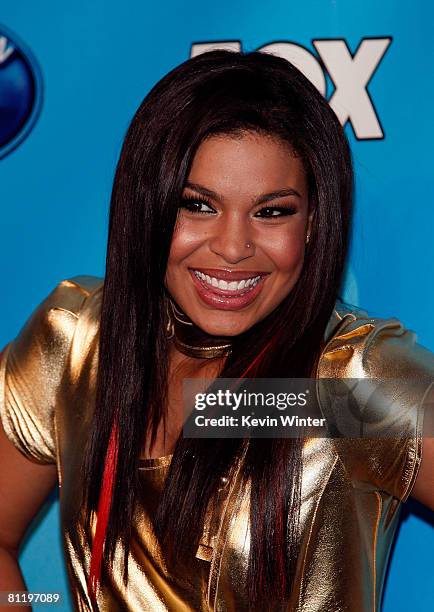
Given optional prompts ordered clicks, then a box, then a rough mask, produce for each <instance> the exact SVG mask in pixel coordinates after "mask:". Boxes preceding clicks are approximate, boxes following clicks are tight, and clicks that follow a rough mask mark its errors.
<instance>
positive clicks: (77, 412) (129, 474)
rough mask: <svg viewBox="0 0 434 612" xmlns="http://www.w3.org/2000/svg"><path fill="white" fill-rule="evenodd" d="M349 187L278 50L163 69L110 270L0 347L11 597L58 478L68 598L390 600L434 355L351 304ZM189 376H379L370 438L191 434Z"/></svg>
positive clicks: (120, 188)
mask: <svg viewBox="0 0 434 612" xmlns="http://www.w3.org/2000/svg"><path fill="white" fill-rule="evenodd" d="M352 188H353V174H352V165H351V157H350V151H349V146H348V143H347V140H346V138H345V135H344V133H343V131H342V128H341V125H340V124H339V121H338V120H337V117H336V116H335V114H334V113H333V111H332V110H331V109H330V107H329V106H328V104H327V103H326V101H325V100H324V99H323V97H322V96H321V95H320V94H319V93H318V91H317V90H316V89H315V87H314V86H313V85H312V84H311V83H310V82H309V81H308V80H307V79H306V78H305V77H304V76H303V75H302V74H301V73H300V72H299V71H298V70H297V69H296V68H295V67H294V66H292V65H291V64H290V63H288V62H287V61H285V60H284V59H282V58H279V57H274V56H272V55H269V54H265V53H258V52H252V53H246V54H243V53H235V52H229V51H213V52H209V53H204V54H202V55H199V56H197V57H195V58H193V59H190V60H188V61H187V62H185V63H183V64H181V65H180V66H178V67H177V68H175V69H174V70H173V71H171V72H170V73H169V74H168V75H166V76H165V77H164V78H163V79H162V80H161V81H160V82H159V83H157V84H156V85H155V87H154V88H153V89H152V90H151V91H150V92H149V94H148V95H147V96H146V97H145V99H144V101H143V103H142V104H141V106H140V108H139V109H138V111H137V113H136V115H135V116H134V118H133V120H132V123H131V125H130V127H129V130H128V132H127V135H126V138H125V142H124V145H123V148H122V152H121V155H120V159H119V163H118V166H117V170H116V176H115V181H114V186H113V192H112V199H111V205H110V222H109V240H108V248H107V260H106V264H107V265H106V274H105V278H104V279H100V278H97V277H93V276H77V277H74V278H71V279H65V280H63V281H62V282H60V283H59V284H58V285H57V286H56V287H55V288H54V289H53V291H52V292H51V293H50V295H49V296H47V297H46V299H45V300H44V301H43V302H42V303H41V304H40V305H39V306H38V307H37V308H36V310H35V311H34V313H33V314H32V316H31V317H30V318H29V319H28V321H27V322H26V323H25V325H24V326H23V328H22V330H21V331H20V333H19V334H18V336H17V337H16V338H15V339H14V340H13V341H12V342H10V343H9V344H8V345H7V346H6V347H5V349H4V351H3V353H2V355H1V359H0V415H1V420H2V424H3V429H4V432H3V429H2V428H0V462H1V465H2V466H6V467H5V468H4V469H3V470H2V474H1V475H0V497H1V498H2V499H4V500H6V499H7V501H6V502H3V503H2V506H1V510H0V590H15V589H20V588H22V585H23V583H22V578H21V575H20V571H19V568H18V565H17V562H16V558H17V550H18V547H19V543H20V541H21V540H22V536H23V533H24V532H25V529H26V526H27V525H28V524H29V522H30V520H31V518H32V516H33V515H34V514H35V512H36V511H37V508H38V507H39V506H40V504H41V503H42V501H43V499H44V498H45V497H46V495H47V492H48V491H49V490H50V488H51V487H53V486H54V483H55V481H56V476H57V477H58V480H59V485H61V496H60V500H61V520H62V532H63V538H64V545H65V555H66V562H67V567H68V572H69V578H70V582H71V589H72V594H73V600H74V605H75V608H76V609H77V610H80V611H82V610H110V611H113V610H135V611H137V612H138V611H142V610H146V611H154V610H155V611H157V612H164V611H166V612H168V611H170V612H175V611H180V610H182V611H192V612H193V611H195V612H196V611H198V610H203V611H205V610H211V611H216V612H217V611H223V610H225V611H227V612H229V611H230V612H240V611H242V610H246V611H247V610H249V611H251V610H255V611H256V610H257V611H262V610H264V611H267V612H269V611H276V612H277V611H279V612H280V611H283V610H294V611H306V612H313V611H314V610H315V611H326V610H327V611H333V612H334V611H337V610H354V611H357V612H368V611H369V612H373V611H377V610H379V607H380V603H381V593H382V585H383V580H384V574H385V569H386V567H387V561H388V556H389V551H390V548H391V543H392V540H393V536H394V533H395V530H396V525H397V518H398V510H399V508H400V505H401V502H403V501H405V500H406V499H407V498H408V497H409V495H410V494H414V495H416V496H417V497H418V499H420V500H421V501H423V502H424V503H426V504H427V505H428V506H434V501H433V493H432V491H433V487H432V482H433V455H434V453H433V450H432V445H431V443H430V441H429V439H428V438H426V439H423V436H422V417H423V410H424V408H425V406H430V405H431V406H432V402H431V404H430V403H429V401H428V400H429V397H430V396H429V395H428V390H429V388H430V386H431V389H433V388H434V385H433V384H432V383H433V381H434V357H433V354H432V353H430V352H429V351H428V350H427V349H425V348H424V347H422V346H420V345H419V344H417V342H416V336H415V334H414V333H413V332H411V331H409V330H406V329H405V328H404V327H403V326H402V325H401V323H400V322H399V321H398V320H397V319H395V318H390V319H378V318H373V317H371V316H369V314H368V313H367V312H366V311H364V310H362V309H360V308H359V307H356V306H353V305H348V304H345V303H343V302H342V300H341V299H340V297H339V290H340V285H341V281H342V274H343V269H344V264H345V259H346V254H347V246H348V237H349V231H350V219H351V208H352ZM47 373H49V374H47ZM185 378H209V379H210V381H211V382H213V381H216V379H218V378H233V379H237V380H238V379H242V378H258V379H259V378H265V379H266V378H271V379H273V378H313V379H320V378H328V379H331V381H332V382H333V383H336V382H340V381H342V380H343V379H348V378H350V379H351V378H361V379H370V380H374V381H376V384H377V383H378V381H380V382H381V383H382V386H381V389H382V396H381V397H377V396H375V401H370V403H369V405H365V404H364V403H363V402H362V400H361V399H360V400H358V401H359V405H357V410H359V412H363V410H364V409H365V408H366V410H367V409H368V408H369V410H367V417H368V421H369V423H370V424H372V423H374V424H376V426H377V429H376V436H375V438H369V437H367V438H364V437H363V436H360V437H354V436H353V437H345V436H342V435H339V436H338V435H336V431H335V432H334V437H332V435H330V436H329V437H308V436H305V437H301V436H299V437H293V438H290V439H287V438H278V437H276V438H268V439H260V438H256V439H255V438H254V437H250V438H245V439H244V438H240V439H235V438H223V437H222V438H209V439H206V438H203V439H193V438H191V439H189V438H187V437H185V438H184V437H183V435H182V427H183V422H184V409H185V408H186V407H185V406H184V402H183V380H184V379H185ZM217 382H218V381H217ZM321 401H323V400H321ZM187 408H188V406H187ZM322 408H323V409H324V410H326V408H327V402H325V401H323V403H322ZM350 408H351V410H350V409H349V413H351V415H353V414H354V408H355V407H354V405H351V406H350ZM402 415H404V417H403V418H401V417H402ZM431 416H432V415H431V412H430V411H428V409H426V414H425V423H429V422H430V419H431ZM400 419H401V420H400ZM398 422H399V423H400V424H401V428H400V431H399V436H390V435H389V436H387V435H382V434H384V433H387V431H388V428H389V426H390V424H391V423H393V424H394V425H395V426H396V423H398ZM383 430H384V431H383ZM431 442H432V440H431ZM14 447H15V448H14ZM422 448H423V456H424V459H423V461H422ZM16 449H18V451H20V452H17V450H16Z"/></svg>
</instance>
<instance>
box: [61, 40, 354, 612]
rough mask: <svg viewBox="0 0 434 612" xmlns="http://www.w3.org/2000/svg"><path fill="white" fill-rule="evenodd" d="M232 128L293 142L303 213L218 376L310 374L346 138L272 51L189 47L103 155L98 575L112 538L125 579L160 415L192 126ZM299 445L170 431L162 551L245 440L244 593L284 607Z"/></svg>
mask: <svg viewBox="0 0 434 612" xmlns="http://www.w3.org/2000/svg"><path fill="white" fill-rule="evenodd" d="M245 132H254V133H258V134H263V135H270V136H273V137H275V138H278V139H280V140H282V141H284V142H287V143H289V144H290V145H291V147H292V149H293V150H294V151H295V152H296V154H297V155H299V156H300V157H301V159H302V162H303V164H304V168H305V171H306V173H307V177H308V185H309V205H310V206H312V207H314V208H315V214H314V219H313V225H312V230H311V234H310V242H309V245H308V247H307V249H306V254H305V259H304V264H303V268H302V270H301V273H300V276H299V278H298V280H297V283H296V284H295V286H294V287H293V289H292V290H291V291H290V293H289V294H288V295H287V296H286V297H285V299H284V300H283V301H282V302H281V303H280V304H279V305H278V306H277V307H276V308H275V309H274V310H273V312H271V313H270V314H269V315H268V316H267V317H266V318H264V319H263V320H261V321H260V322H258V323H257V324H255V325H254V326H252V327H251V328H250V329H248V330H247V331H245V332H243V333H242V334H240V335H238V336H234V337H233V338H232V340H233V343H232V353H231V354H230V356H229V357H228V358H227V360H226V362H225V364H224V367H223V369H222V371H221V372H220V377H223V378H239V377H242V376H243V375H246V371H247V373H248V376H249V377H262V378H267V377H310V376H315V367H316V364H317V360H318V357H319V354H320V351H321V349H322V346H323V335H324V331H325V328H326V325H327V323H328V321H329V318H330V316H331V313H332V310H333V307H334V305H335V301H336V298H337V297H338V292H339V288H340V284H341V281H342V275H343V270H344V264H345V258H346V253H347V248H348V240H349V232H350V219H351V206H352V191H353V171H352V163H351V156H350V150H349V146H348V142H347V139H346V137H345V135H344V132H343V129H342V127H341V125H340V123H339V121H338V119H337V117H336V115H335V114H334V112H333V111H332V110H331V108H330V106H329V105H328V103H327V102H326V100H325V99H324V98H323V97H322V95H321V94H320V93H319V92H318V91H317V89H316V88H315V87H314V86H313V85H312V84H311V82H310V81H309V80H308V79H307V78H306V77H305V76H304V75H303V74H302V73H301V72H300V71H299V70H298V69H297V68H295V67H294V66H293V65H292V64H291V63H289V62H288V61H286V60H285V59H283V58H281V57H277V56H273V55H271V54H267V53H261V52H256V51H255V52H248V53H239V52H234V51H223V50H220V51H211V52H207V53H203V54H201V55H199V56H196V57H194V58H192V59H189V60H187V61H185V62H184V63H182V64H181V65H179V66H177V67H176V68H175V69H173V70H172V71H171V72H169V73H168V74H167V75H166V76H165V77H164V78H163V79H161V80H160V81H159V82H158V83H157V84H156V85H155V86H154V87H153V88H152V90H151V91H150V92H149V93H148V95H147V96H146V97H145V99H144V100H143V102H142V104H141V105H140V107H139V109H138V110H137V112H136V114H135V116H134V118H133V120H132V122H131V124H130V126H129V129H128V131H127V134H126V137H125V140H124V143H123V147H122V151H121V154H120V158H119V161H118V164H117V169H116V175H115V180H114V185H113V191H112V197H111V205H110V217H109V235H108V247H107V259H106V273H105V280H104V287H103V295H102V305H101V318H100V325H99V363H98V372H97V383H96V400H95V410H94V413H93V416H92V422H91V425H90V434H89V440H88V445H87V448H86V451H85V456H84V458H83V470H84V485H85V489H84V495H83V503H82V509H83V512H84V516H85V520H86V525H87V529H89V526H90V522H91V518H92V514H93V513H94V512H97V511H98V507H99V513H100V514H103V513H105V515H106V521H105V522H106V525H105V526H104V529H102V531H101V533H100V536H99V540H100V541H99V544H98V546H99V548H100V556H101V558H102V574H101V576H98V580H101V583H104V581H105V580H106V576H107V573H108V572H109V571H110V570H109V568H110V566H111V564H112V562H113V559H114V553H115V548H116V546H117V544H118V543H120V544H121V545H122V548H123V552H124V558H123V560H124V563H123V580H124V582H125V584H127V582H128V565H127V563H128V553H129V547H130V539H131V536H132V524H133V515H134V511H135V508H136V500H137V494H138V491H139V488H140V478H139V469H138V468H139V458H140V456H141V453H142V450H143V447H144V440H145V436H148V435H149V436H150V437H151V440H152V441H153V440H155V437H156V433H157V426H158V424H159V423H160V421H161V419H167V418H170V413H169V412H168V406H167V394H168V390H167V383H168V347H169V340H168V339H167V335H166V323H167V321H166V319H165V316H164V312H165V309H164V304H165V300H166V299H167V295H166V294H165V288H164V278H165V273H166V267H167V262H168V257H169V251H170V246H171V241H172V236H173V233H174V229H175V224H176V220H177V214H178V208H179V206H180V203H181V197H182V192H183V188H184V185H185V182H186V180H187V178H188V174H189V170H190V168H191V164H192V161H193V158H194V155H195V152H196V150H197V148H198V146H199V145H200V143H201V142H203V140H204V139H205V138H207V137H210V136H212V135H217V134H218V135H220V134H227V135H233V136H240V135H242V134H243V133H245ZM288 154H289V153H288ZM265 349H266V350H265ZM113 432H115V436H114V433H113ZM113 436H114V437H113ZM110 440H112V441H113V440H115V442H114V443H113V444H115V446H113V444H112V445H110V444H109V442H110ZM113 449H115V450H116V454H114V452H113ZM302 451H303V439H300V438H299V439H251V440H249V441H248V442H247V441H246V440H240V439H207V440H197V439H184V438H183V437H182V435H180V437H179V439H178V441H177V443H176V447H175V450H174V454H173V458H172V461H171V464H170V468H169V470H168V474H167V478H166V481H165V484H164V490H163V493H162V497H161V500H160V503H159V507H158V511H157V516H156V517H155V533H156V535H157V537H158V539H159V541H160V542H161V545H162V546H163V547H164V550H167V551H168V553H167V554H168V561H170V562H174V563H175V562H176V560H177V559H178V558H180V555H186V556H187V558H188V556H189V555H192V556H193V557H194V555H195V552H196V550H197V547H198V544H199V540H200V537H201V535H202V529H203V524H204V520H205V514H206V510H207V507H208V504H209V502H210V500H211V499H212V498H213V496H214V495H216V493H217V490H218V487H219V486H220V485H221V477H223V476H226V475H227V474H228V473H231V470H232V469H233V468H234V465H236V462H237V461H239V459H240V457H241V456H243V461H242V477H243V479H244V482H245V483H247V482H249V483H250V486H251V504H250V508H251V510H250V524H251V539H250V542H251V544H250V552H249V564H248V590H249V601H250V607H251V609H253V610H262V609H264V610H269V609H272V608H273V606H275V605H277V606H279V605H281V606H282V607H284V605H285V601H287V599H288V597H289V596H290V593H291V588H292V583H293V579H294V574H295V567H296V562H297V556H298V545H299V536H300V534H299V513H300V488H301V477H302ZM107 465H110V466H111V467H110V468H107ZM105 468H106V469H105ZM101 500H103V502H102V501H101ZM104 500H105V502H104ZM104 504H105V505H104ZM104 508H105V509H104ZM98 520H100V516H98ZM76 521H77V522H78V518H77V519H76ZM76 529H77V525H71V529H70V538H71V541H72V543H73V544H74V542H75V546H78V541H77V535H76ZM174 542H176V543H177V544H176V547H175V546H173V543H174ZM93 554H96V553H95V543H94V550H93ZM97 573H99V570H98V572H97ZM273 609H274V608H273Z"/></svg>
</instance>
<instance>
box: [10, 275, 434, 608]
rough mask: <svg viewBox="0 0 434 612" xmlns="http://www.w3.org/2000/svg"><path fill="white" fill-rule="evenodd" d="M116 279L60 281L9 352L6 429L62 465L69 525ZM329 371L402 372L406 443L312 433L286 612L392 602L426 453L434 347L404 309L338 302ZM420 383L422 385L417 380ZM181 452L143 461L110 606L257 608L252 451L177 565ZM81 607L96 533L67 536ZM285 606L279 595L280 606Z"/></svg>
mask: <svg viewBox="0 0 434 612" xmlns="http://www.w3.org/2000/svg"><path fill="white" fill-rule="evenodd" d="M102 285H103V279H101V278H97V277H94V276H77V277H74V278H71V279H67V280H64V281H62V282H60V283H59V284H58V285H57V286H56V287H55V288H54V289H53V291H52V292H51V293H50V295H48V297H47V298H46V299H45V300H44V301H43V302H42V303H41V304H40V305H39V306H38V307H37V308H36V309H35V310H34V312H33V314H32V315H31V317H29V319H28V320H27V322H26V323H25V325H24V326H23V328H22V329H21V330H20V332H19V334H18V335H17V337H16V338H15V339H14V340H12V341H11V342H10V343H9V344H8V345H6V347H5V351H4V352H3V354H2V356H1V360H0V415H1V419H2V422H3V426H4V428H5V431H6V434H7V436H8V437H9V439H10V440H11V441H12V442H13V444H14V445H15V446H16V447H17V448H18V449H19V450H20V451H21V452H22V453H23V454H24V455H25V456H26V457H28V458H29V459H31V460H33V461H36V462H39V463H55V464H56V465H57V469H58V477H59V484H60V513H61V522H62V525H65V524H66V521H67V519H68V517H69V516H70V513H71V512H73V511H74V510H75V504H76V503H77V499H79V498H80V495H79V492H80V491H81V490H82V482H81V477H82V475H81V471H80V469H79V467H80V462H81V457H82V452H83V445H84V440H85V439H86V430H87V427H88V423H89V414H90V412H91V411H92V407H93V404H94V399H95V382H96V369H97V363H98V321H99V313H100V307H101V296H102ZM325 340H326V345H325V347H324V349H323V351H322V353H321V357H320V360H319V363H318V371H317V377H318V378H369V377H372V378H385V379H387V378H390V379H392V378H393V379H394V380H395V382H396V380H397V379H399V380H402V381H403V382H402V385H400V387H399V388H397V387H396V385H395V386H392V387H391V389H390V392H391V394H392V395H393V398H392V399H394V402H392V403H391V406H392V408H393V409H395V407H396V406H398V408H399V407H402V406H404V407H406V408H409V411H408V414H409V417H408V419H407V422H406V428H407V432H406V433H407V437H406V438H405V439H396V438H395V439H393V438H387V439H386V438H384V439H376V440H368V439H352V440H345V439H343V438H341V439H336V438H335V439H331V438H329V439H326V438H315V439H314V438H306V439H305V442H304V450H303V473H302V492H301V498H302V499H301V536H300V555H299V559H298V565H297V574H296V579H295V588H294V591H293V593H292V595H291V599H290V601H288V606H287V610H291V611H292V610H293V611H297V612H314V611H315V612H337V611H338V610H354V611H357V612H368V611H369V612H375V611H376V610H378V609H379V605H380V598H381V589H382V585H383V579H384V573H385V568H386V563H387V558H388V553H389V550H390V545H391V541H392V537H393V534H394V532H395V529H396V522H397V516H398V512H397V511H398V508H399V506H400V502H401V501H405V500H406V499H407V497H408V495H409V494H410V491H411V489H412V486H413V484H414V481H415V477H416V475H417V471H418V468H419V465H420V460H421V442H422V440H421V421H420V418H419V416H418V415H419V411H418V410H417V409H416V408H417V406H418V404H420V402H421V400H422V394H423V393H424V392H425V391H426V389H427V387H428V385H429V383H430V382H431V381H433V380H434V356H433V354H432V353H431V352H430V351H428V350H427V349H425V348H423V347H422V346H421V345H419V344H417V343H416V336H415V334H414V333H413V332H411V331H409V330H406V329H404V328H403V326H402V325H401V323H400V322H399V321H398V320H397V319H394V318H390V319H378V318H375V319H374V318H370V317H369V316H368V315H367V314H366V313H365V312H364V311H361V310H359V309H357V308H356V307H353V306H348V305H344V304H342V303H341V302H337V304H336V308H335V310H334V312H333V314H332V316H331V318H330V321H329V324H328V326H327V330H326V333H325ZM409 377H411V378H412V379H416V380H418V381H420V386H419V387H417V388H416V389H415V388H414V387H412V389H411V391H410V390H409V389H407V387H406V384H405V379H406V378H409ZM170 460H171V456H170V455H169V456H167V457H162V458H159V459H148V460H142V462H141V465H140V475H141V479H142V483H143V487H142V493H141V498H140V504H139V506H138V509H137V512H136V515H135V518H134V528H133V538H132V546H131V551H130V556H129V575H130V579H129V584H128V587H127V589H125V588H124V586H123V583H122V578H121V575H122V572H121V564H120V561H121V557H120V555H117V557H116V560H115V564H114V567H113V578H112V580H111V584H110V586H108V587H105V588H104V589H102V590H101V591H100V593H99V596H98V604H99V608H100V610H102V611H104V612H106V611H107V612H108V611H110V612H114V611H116V610H119V611H120V610H133V611H135V612H143V611H152V612H167V611H171V612H174V611H176V612H183V611H191V612H193V611H194V612H198V611H202V610H203V611H205V610H212V611H216V612H217V611H218V612H242V611H244V610H247V609H248V602H247V596H246V570H247V560H248V551H249V541H250V528H249V520H248V516H249V487H240V474H241V468H242V460H241V461H240V462H239V463H238V464H237V465H236V466H234V469H233V471H232V472H231V473H230V474H229V475H228V478H227V479H222V485H221V488H220V490H219V494H218V496H217V499H216V500H215V503H216V504H217V508H218V512H217V514H215V513H213V514H212V516H213V517H216V516H217V519H216V518H213V519H211V518H210V517H211V512H210V513H209V516H208V518H207V520H206V524H205V526H204V530H203V536H202V540H201V542H200V545H199V548H198V550H197V553H196V556H195V558H194V559H191V562H190V563H188V567H187V566H177V568H176V571H169V570H168V568H167V567H166V565H165V561H164V556H163V554H162V551H161V550H160V548H159V545H158V543H157V541H156V539H155V537H154V534H153V530H152V516H153V515H154V513H155V508H156V505H157V503H158V498H159V495H160V492H161V488H162V485H163V482H164V478H165V476H166V473H167V467H168V465H169V463H170ZM63 540H64V547H65V555H66V564H67V569H68V574H69V579H70V584H71V589H72V597H73V601H74V606H75V609H76V610H80V611H81V610H90V609H91V608H90V604H89V599H88V596H87V591H86V578H87V574H88V570H89V560H90V559H89V557H90V554H89V542H87V541H83V542H82V549H81V550H80V551H79V552H78V554H77V552H76V551H74V550H73V548H72V546H71V543H70V541H69V540H68V538H67V536H66V535H65V533H64V535H63ZM267 609H269V610H272V609H273V608H272V604H271V603H270V606H268V607H267Z"/></svg>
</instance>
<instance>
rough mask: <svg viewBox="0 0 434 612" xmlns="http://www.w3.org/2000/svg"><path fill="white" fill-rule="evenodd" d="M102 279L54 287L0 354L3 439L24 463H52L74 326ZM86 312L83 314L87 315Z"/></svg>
mask: <svg viewBox="0 0 434 612" xmlns="http://www.w3.org/2000/svg"><path fill="white" fill-rule="evenodd" d="M101 286H102V279H101V278H99V277H96V276H89V275H79V276H74V277H71V278H66V279H63V280H61V281H60V282H58V283H57V284H56V285H55V286H54V287H52V288H51V290H50V291H49V292H48V293H47V294H46V295H45V296H44V298H43V299H42V300H41V301H40V302H39V304H38V305H37V306H36V307H35V308H33V310H32V311H31V312H30V313H29V315H28V316H27V318H26V319H25V321H24V323H23V325H22V327H21V329H20V330H19V332H18V334H17V335H16V336H15V337H14V338H13V339H12V340H10V342H9V343H8V344H7V345H6V346H5V347H3V350H2V351H1V353H0V418H1V420H2V423H3V428H4V430H5V432H6V435H7V436H8V437H9V439H10V440H11V441H12V443H13V444H14V445H15V446H16V447H17V448H18V450H20V451H21V452H22V453H23V454H24V455H26V456H27V457H28V458H29V459H31V460H33V461H36V462H40V463H55V462H56V433H55V425H54V421H55V418H54V417H55V409H56V405H57V400H58V397H57V395H58V389H59V385H60V382H61V380H62V377H63V376H64V372H65V367H66V364H67V360H68V357H69V355H70V353H71V344H72V342H73V338H74V337H75V338H77V336H80V338H81V337H83V336H85V334H84V333H81V334H78V335H77V334H76V331H77V325H78V323H79V321H81V322H82V324H81V328H82V329H90V325H89V323H88V321H89V320H90V317H89V316H88V317H84V319H86V320H84V319H81V313H82V312H83V310H84V308H86V305H87V304H91V308H90V310H91V311H92V310H95V311H96V308H95V307H93V306H92V304H94V303H96V302H97V301H98V300H91V299H90V298H91V297H92V296H97V295H98V291H99V288H100V287H101ZM88 310H89V309H88Z"/></svg>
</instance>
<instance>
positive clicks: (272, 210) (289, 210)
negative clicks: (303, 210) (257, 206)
mask: <svg viewBox="0 0 434 612" xmlns="http://www.w3.org/2000/svg"><path fill="white" fill-rule="evenodd" d="M296 212H297V209H296V208H295V207H294V206H266V207H265V208H261V210H259V211H258V212H257V213H256V215H260V216H261V217H264V218H265V219H270V218H278V217H287V216H288V215H295V213H296ZM256 215H255V216H256Z"/></svg>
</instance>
